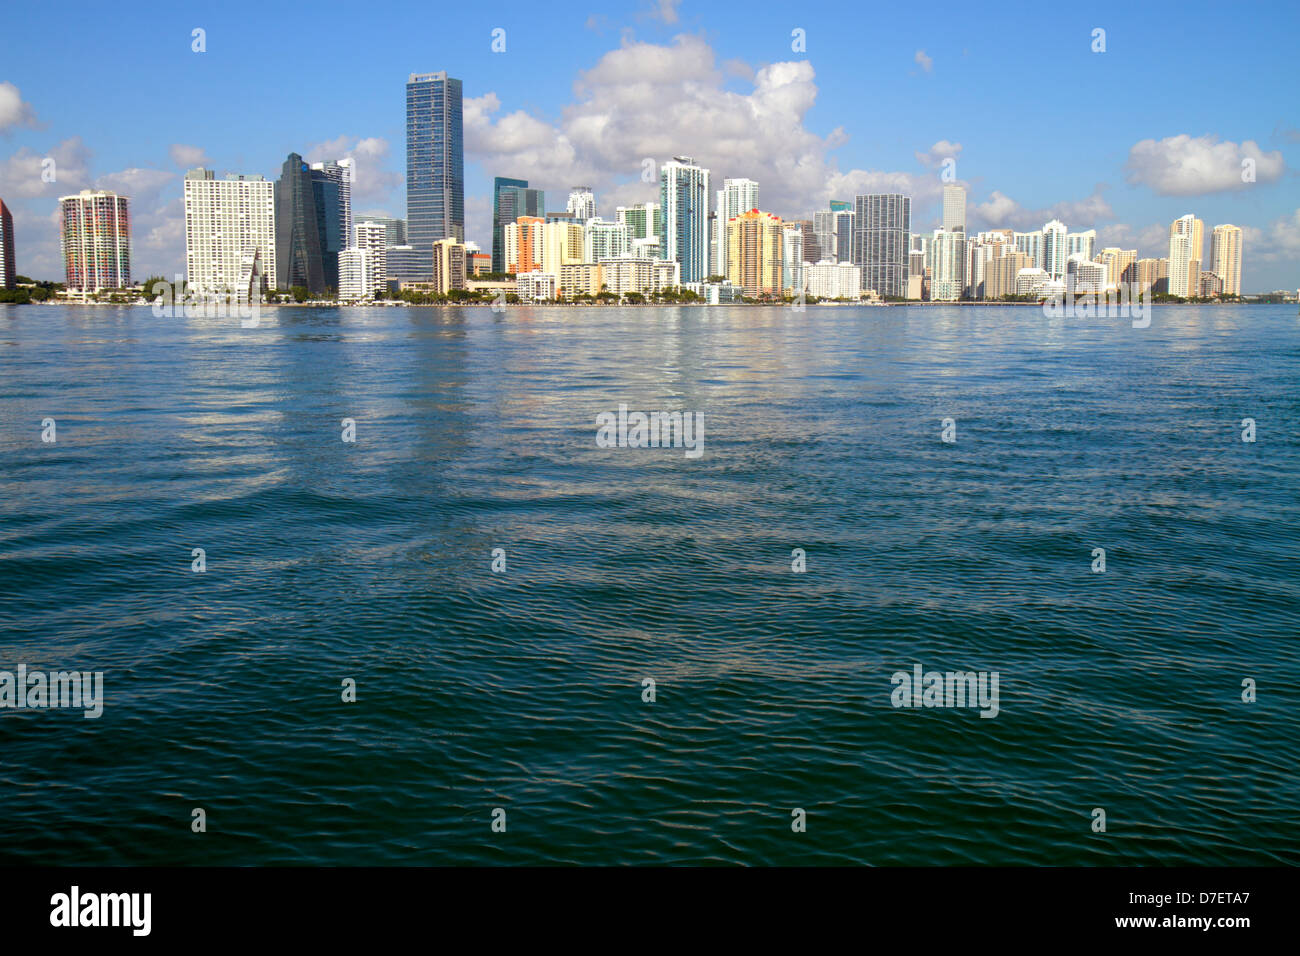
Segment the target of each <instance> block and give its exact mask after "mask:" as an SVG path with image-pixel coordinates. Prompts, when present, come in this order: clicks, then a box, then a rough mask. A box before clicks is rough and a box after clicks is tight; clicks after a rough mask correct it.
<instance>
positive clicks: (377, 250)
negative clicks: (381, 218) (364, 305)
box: [339, 219, 429, 298]
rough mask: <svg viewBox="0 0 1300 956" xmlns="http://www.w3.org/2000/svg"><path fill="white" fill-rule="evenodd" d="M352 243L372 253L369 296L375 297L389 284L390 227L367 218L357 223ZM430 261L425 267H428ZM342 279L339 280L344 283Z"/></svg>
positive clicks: (367, 294) (367, 295)
mask: <svg viewBox="0 0 1300 956" xmlns="http://www.w3.org/2000/svg"><path fill="white" fill-rule="evenodd" d="M354 232H355V236H354V238H353V242H352V245H353V246H354V247H355V248H357V249H364V250H366V251H367V252H369V253H370V271H369V285H368V286H367V293H366V297H367V298H374V296H375V294H376V293H379V292H383V291H384V289H385V288H386V287H387V285H388V227H387V226H385V225H384V224H383V223H382V222H374V221H372V220H369V219H366V220H363V221H362V222H359V223H357V224H356V226H355V228H354ZM428 265H429V264H428V263H426V264H425V268H426V269H427V268H428ZM342 281H343V280H342V279H340V280H339V282H340V284H342Z"/></svg>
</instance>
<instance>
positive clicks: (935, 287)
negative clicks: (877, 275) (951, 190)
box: [877, 196, 966, 302]
mask: <svg viewBox="0 0 1300 956" xmlns="http://www.w3.org/2000/svg"><path fill="white" fill-rule="evenodd" d="M944 198H945V199H946V198H947V197H946V196H945V197H944ZM945 213H946V210H945ZM931 241H932V243H933V244H932V246H931V252H930V255H931V262H932V263H933V265H932V268H933V270H934V278H933V279H931V281H930V298H931V299H932V300H933V301H935V302H956V301H958V300H959V299H960V298H961V294H962V289H963V288H964V286H965V278H966V239H965V234H964V233H962V232H960V231H956V230H954V231H948V230H946V229H936V230H935V231H934V235H933V236H932V237H931ZM877 291H879V290H877Z"/></svg>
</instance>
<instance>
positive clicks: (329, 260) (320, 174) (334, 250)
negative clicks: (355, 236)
mask: <svg viewBox="0 0 1300 956" xmlns="http://www.w3.org/2000/svg"><path fill="white" fill-rule="evenodd" d="M311 191H312V200H313V201H314V202H315V204H316V232H317V235H319V236H320V254H321V265H322V267H323V270H324V273H325V285H326V286H328V287H329V288H331V289H334V290H335V291H338V287H339V252H341V251H342V250H343V249H344V248H346V246H347V243H346V242H344V241H343V217H342V215H341V208H342V204H341V201H340V199H339V183H338V181H337V180H335V179H333V178H331V177H329V176H327V175H325V174H324V171H323V170H318V169H313V170H312V171H311Z"/></svg>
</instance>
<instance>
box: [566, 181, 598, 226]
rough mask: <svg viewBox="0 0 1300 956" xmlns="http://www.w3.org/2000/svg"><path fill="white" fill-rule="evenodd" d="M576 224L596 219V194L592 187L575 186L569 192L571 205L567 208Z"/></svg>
mask: <svg viewBox="0 0 1300 956" xmlns="http://www.w3.org/2000/svg"><path fill="white" fill-rule="evenodd" d="M565 208H566V209H567V210H568V211H569V212H570V213H571V214H572V215H573V219H574V221H575V222H586V221H587V220H588V219H595V218H596V194H595V193H593V192H592V191H591V187H590V186H574V187H573V188H572V189H571V190H569V203H568V206H566V207H565Z"/></svg>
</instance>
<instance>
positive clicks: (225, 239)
mask: <svg viewBox="0 0 1300 956" xmlns="http://www.w3.org/2000/svg"><path fill="white" fill-rule="evenodd" d="M184 189H185V272H186V276H187V278H188V285H189V287H190V288H191V289H193V290H194V291H195V292H197V293H198V294H200V295H216V294H235V293H237V292H239V291H241V290H242V291H243V292H248V291H250V290H249V287H248V280H249V278H250V277H249V276H248V275H247V274H246V270H245V268H244V263H245V261H246V258H247V257H246V254H248V255H249V256H251V255H252V254H256V256H257V258H258V260H259V261H260V265H261V270H262V274H263V276H264V277H265V280H266V285H267V286H268V287H270V288H276V285H277V277H278V275H279V265H278V263H277V261H276V257H275V252H276V231H275V184H274V183H273V182H271V181H270V180H269V179H263V178H262V177H261V176H227V177H226V178H225V179H217V178H216V177H215V175H214V173H213V172H212V170H210V169H204V168H203V167H201V166H200V167H199V168H197V169H191V170H190V171H189V172H187V173H186V174H185V183H184ZM248 261H251V259H248ZM252 291H254V292H259V293H260V292H261V291H262V290H260V289H257V290H252Z"/></svg>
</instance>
